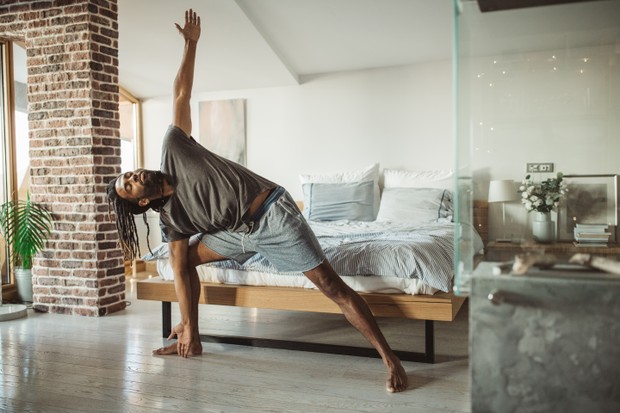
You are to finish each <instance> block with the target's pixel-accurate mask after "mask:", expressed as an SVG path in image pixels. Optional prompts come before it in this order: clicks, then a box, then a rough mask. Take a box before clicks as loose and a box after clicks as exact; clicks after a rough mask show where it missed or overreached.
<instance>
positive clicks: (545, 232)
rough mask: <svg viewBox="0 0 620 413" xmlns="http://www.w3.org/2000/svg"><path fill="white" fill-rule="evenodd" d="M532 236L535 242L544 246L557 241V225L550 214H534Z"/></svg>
mask: <svg viewBox="0 0 620 413" xmlns="http://www.w3.org/2000/svg"><path fill="white" fill-rule="evenodd" d="M532 235H533V237H534V241H536V242H540V243H543V244H545V243H550V242H553V241H555V223H554V222H553V221H552V220H551V213H550V212H534V222H533V223H532Z"/></svg>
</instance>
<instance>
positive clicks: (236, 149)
mask: <svg viewBox="0 0 620 413" xmlns="http://www.w3.org/2000/svg"><path fill="white" fill-rule="evenodd" d="M198 111H199V118H198V119H199V132H198V133H199V139H200V143H201V144H203V145H204V146H205V147H206V148H207V149H209V150H211V151H213V152H215V153H216V154H218V155H220V156H223V157H224V158H226V159H230V160H231V161H235V162H237V163H239V164H241V165H244V166H245V164H246V130H245V128H246V123H245V121H246V119H245V99H227V100H213V101H205V102H200V103H199V104H198Z"/></svg>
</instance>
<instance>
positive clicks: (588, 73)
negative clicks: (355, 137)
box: [455, 0, 620, 292]
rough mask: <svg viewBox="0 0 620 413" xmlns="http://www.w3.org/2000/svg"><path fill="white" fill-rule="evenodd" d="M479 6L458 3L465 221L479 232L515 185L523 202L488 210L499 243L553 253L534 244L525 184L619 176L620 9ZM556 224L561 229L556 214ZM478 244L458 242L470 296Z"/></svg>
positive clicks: (605, 4) (460, 276)
mask: <svg viewBox="0 0 620 413" xmlns="http://www.w3.org/2000/svg"><path fill="white" fill-rule="evenodd" d="M478 3H479V2H476V1H462V2H461V1H457V3H456V4H457V8H458V10H459V12H458V13H457V17H456V19H455V22H456V23H455V27H456V29H455V32H456V33H457V47H456V49H457V50H456V60H457V67H458V70H457V82H456V83H457V106H458V108H457V111H456V112H457V141H458V146H457V147H458V154H457V163H458V167H459V182H461V184H462V185H461V186H462V191H461V194H460V196H459V198H458V200H459V205H458V206H457V208H460V209H459V213H458V215H457V217H458V219H459V220H461V222H464V223H470V222H471V221H472V216H473V214H474V213H475V211H474V208H473V205H472V204H473V202H471V201H480V202H485V201H487V200H489V184H490V182H491V181H495V180H509V181H512V183H513V184H514V185H513V187H514V192H515V195H516V196H515V198H514V199H511V200H507V201H499V202H492V203H489V205H488V208H489V226H488V233H489V239H490V242H491V243H492V244H495V245H497V244H498V239H501V241H506V242H508V243H510V244H512V245H515V246H516V247H518V248H514V249H513V250H515V251H518V250H519V248H520V247H521V246H522V245H523V244H524V243H525V244H527V245H528V247H529V248H530V249H533V250H535V251H541V252H542V251H544V249H545V248H548V244H543V243H537V242H535V241H534V239H533V236H532V224H533V218H534V214H529V213H528V211H527V210H526V208H525V207H524V205H523V204H522V203H521V202H520V198H521V196H520V194H519V193H518V187H519V184H520V182H521V181H523V180H524V179H525V176H526V175H527V174H528V173H530V174H531V178H532V179H533V180H534V181H535V182H538V183H539V182H541V181H544V180H546V179H549V178H553V177H555V176H556V173H557V172H562V173H564V174H568V175H579V176H582V175H607V174H618V173H620V168H619V167H618V163H617V154H618V153H620V139H619V138H620V17H619V16H620V2H618V1H615V0H607V1H587V2H579V3H566V4H557V5H548V6H538V7H530V8H520V9H513V10H502V11H493V12H484V13H483V12H481V11H480V8H479V6H478ZM541 3H543V2H541ZM527 164H534V168H535V172H527ZM611 201H612V202H617V201H616V200H615V199H614V200H611ZM552 219H553V220H554V222H558V217H557V213H556V212H555V211H554V212H553V213H552ZM464 228H465V229H466V230H467V228H468V227H467V226H465V227H464ZM612 230H613V231H617V228H613V229H612ZM469 238H470V237H467V236H465V235H461V237H460V239H459V240H457V243H458V254H457V272H456V284H457V285H458V288H457V289H459V290H460V291H462V292H467V289H468V288H467V282H468V277H469V274H471V271H472V267H471V266H472V265H473V263H470V262H469V260H468V258H469V257H472V256H473V254H474V253H475V252H476V251H474V249H473V244H472V243H471V242H468V241H469ZM615 238H616V239H618V237H615ZM557 242H558V240H557V238H556V239H555V240H554V241H552V243H553V244H556V243H557ZM567 245H569V246H570V247H572V240H569V241H567ZM487 250H488V248H487ZM513 256H514V255H513Z"/></svg>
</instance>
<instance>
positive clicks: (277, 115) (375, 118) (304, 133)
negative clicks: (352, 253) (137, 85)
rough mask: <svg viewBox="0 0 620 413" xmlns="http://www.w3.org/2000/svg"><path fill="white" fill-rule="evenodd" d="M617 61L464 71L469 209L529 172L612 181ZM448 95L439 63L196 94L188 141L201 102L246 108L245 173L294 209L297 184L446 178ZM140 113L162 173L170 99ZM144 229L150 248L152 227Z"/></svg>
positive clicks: (514, 58)
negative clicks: (338, 178) (279, 191)
mask: <svg viewBox="0 0 620 413" xmlns="http://www.w3.org/2000/svg"><path fill="white" fill-rule="evenodd" d="M614 55H617V53H614V52H613V51H611V54H610V51H609V50H605V49H603V48H601V47H596V48H593V49H592V50H589V49H585V50H571V51H570V59H569V58H568V57H566V58H565V59H563V63H562V65H561V66H556V67H558V69H559V68H561V70H553V66H550V67H548V66H549V63H551V62H549V61H548V60H549V59H550V56H551V52H536V53H529V54H524V53H520V54H518V55H509V54H504V55H502V56H501V58H502V59H504V60H503V61H504V62H513V63H512V64H511V65H509V66H507V65H506V64H500V65H499V66H498V63H493V62H494V61H497V56H495V57H493V56H490V57H485V58H476V59H475V61H474V62H473V64H471V66H470V67H468V66H467V65H461V66H460V68H461V71H462V72H461V74H462V75H463V76H465V77H463V76H461V77H460V81H468V82H470V84H469V87H470V90H469V93H472V96H473V95H475V98H473V97H472V98H471V99H469V101H468V102H467V105H468V111H469V114H470V116H471V120H472V125H473V126H472V127H471V130H470V131H469V133H470V134H471V138H472V140H473V141H472V148H471V151H472V156H471V165H470V167H471V169H472V173H473V177H474V198H476V199H486V197H487V191H488V183H489V181H490V180H491V179H514V180H515V182H519V181H521V180H522V179H523V178H524V177H525V174H526V172H525V164H526V163H527V162H553V163H554V164H555V171H556V172H557V171H562V172H564V173H565V174H610V173H620V163H619V162H618V157H619V154H620V136H618V133H619V131H620V55H618V59H617V60H613V59H610V56H612V57H613V56H614ZM584 57H588V61H587V62H583V58H584ZM580 59H581V63H580V62H579V61H580ZM515 62H517V63H515ZM500 63H501V62H500ZM585 63H587V64H586V65H585V66H584V64H585ZM504 69H509V71H508V72H507V73H505V74H504V73H503V71H504ZM582 69H584V72H583V73H580V70H582ZM479 73H485V77H484V78H483V79H482V80H480V79H481V78H478V76H477V75H478V74H479ZM467 76H469V80H467ZM489 83H493V84H494V86H493V87H489V86H488V84H489ZM452 85H453V81H452V64H451V62H449V61H440V62H426V63H423V64H418V65H415V66H408V67H397V68H389V69H381V70H367V71H359V72H345V73H332V74H325V75H320V76H315V77H312V78H308V79H304V81H303V83H302V84H301V85H300V86H295V87H282V88H268V89H252V90H243V91H231V92H218V93H210V94H202V95H195V96H194V97H193V102H192V105H193V113H194V122H195V125H194V131H196V133H197V131H198V123H199V121H200V120H199V119H197V116H198V115H197V108H198V102H200V101H203V100H213V99H228V98H244V99H247V150H248V166H249V167H250V169H253V170H254V171H256V172H257V173H259V174H261V175H263V176H265V177H267V178H269V179H271V180H274V181H276V182H278V183H279V184H281V185H283V186H285V187H286V188H287V189H288V190H289V191H290V192H291V193H292V194H293V196H294V197H295V198H297V199H302V194H301V186H300V184H299V180H298V175H299V174H301V173H317V172H334V171H342V170H350V169H358V168H363V167H365V166H367V165H369V164H371V163H373V162H380V164H381V168H382V169H383V168H407V169H437V168H453V167H454V158H455V156H454V152H455V145H454V143H453V138H452V133H453V131H452V128H453V118H452V116H453V91H452ZM474 92H475V93H474ZM143 110H144V120H143V122H144V141H145V162H146V167H147V168H151V169H158V168H159V156H160V145H161V138H162V136H163V133H164V131H165V130H166V128H167V126H168V124H169V123H170V119H171V112H172V107H171V103H170V98H169V97H162V98H160V99H151V100H147V101H145V102H144V103H143ZM479 122H482V125H480V124H479ZM547 176H549V175H545V174H539V175H536V176H535V178H536V179H545V178H546V177H547ZM489 211H490V231H489V239H494V238H498V237H504V236H507V235H508V236H513V237H515V238H529V237H530V235H531V230H530V228H531V225H530V221H531V217H530V216H529V215H528V214H527V212H526V211H525V208H523V206H522V205H521V204H520V203H519V202H518V201H517V202H513V203H510V204H507V205H506V212H507V226H506V227H502V221H501V219H502V210H501V205H499V204H491V205H490V208H489ZM150 222H152V223H153V224H154V225H152V230H153V229H154V230H153V231H152V232H154V233H155V236H152V237H151V240H154V241H152V242H153V244H154V245H157V244H159V229H158V228H157V217H156V216H155V215H153V217H152V218H151V221H150ZM143 250H145V248H143Z"/></svg>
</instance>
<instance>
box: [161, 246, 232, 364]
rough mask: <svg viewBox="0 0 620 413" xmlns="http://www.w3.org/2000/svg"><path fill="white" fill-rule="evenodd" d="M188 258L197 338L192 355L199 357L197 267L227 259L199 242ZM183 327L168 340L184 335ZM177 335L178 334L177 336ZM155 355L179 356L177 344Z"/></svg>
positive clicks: (194, 334)
mask: <svg viewBox="0 0 620 413" xmlns="http://www.w3.org/2000/svg"><path fill="white" fill-rule="evenodd" d="M188 255H189V256H188V258H189V263H190V268H191V270H190V288H191V300H192V302H191V312H190V318H191V323H192V325H193V326H194V333H193V337H195V339H194V342H193V343H192V344H191V348H190V355H191V356H198V355H200V354H202V343H201V342H200V331H199V329H198V303H199V301H200V279H199V277H198V271H196V266H198V265H200V264H204V263H207V262H213V261H221V260H223V259H225V258H224V257H222V256H221V255H219V254H217V253H215V252H214V251H212V250H210V249H209V248H207V247H206V246H205V245H204V244H203V243H202V242H198V243H197V244H196V245H191V246H190V247H189V250H188ZM182 331H183V326H182V325H180V324H177V325H176V326H175V327H174V328H173V329H172V333H171V335H170V337H168V339H171V338H173V337H174V336H175V335H178V334H180V333H182ZM175 333H176V334H175ZM153 354H156V355H159V356H163V355H168V354H177V343H176V342H174V343H172V344H170V345H169V346H165V347H161V348H158V349H156V350H153Z"/></svg>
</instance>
